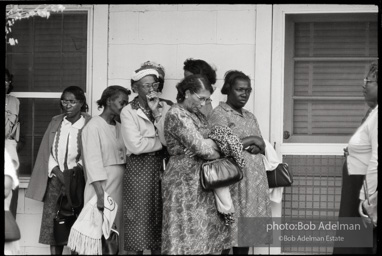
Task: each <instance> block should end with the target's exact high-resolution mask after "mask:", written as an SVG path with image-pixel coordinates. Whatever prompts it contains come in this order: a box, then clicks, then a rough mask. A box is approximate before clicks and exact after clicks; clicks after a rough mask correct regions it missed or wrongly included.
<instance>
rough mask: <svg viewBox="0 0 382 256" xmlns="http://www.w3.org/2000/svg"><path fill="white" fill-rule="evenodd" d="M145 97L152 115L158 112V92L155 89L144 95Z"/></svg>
mask: <svg viewBox="0 0 382 256" xmlns="http://www.w3.org/2000/svg"><path fill="white" fill-rule="evenodd" d="M146 98H147V104H148V106H149V108H150V109H151V111H152V112H153V115H154V116H155V115H157V114H159V109H158V108H160V107H161V106H160V104H159V96H158V93H157V92H155V91H152V92H150V93H149V94H147V95H146Z"/></svg>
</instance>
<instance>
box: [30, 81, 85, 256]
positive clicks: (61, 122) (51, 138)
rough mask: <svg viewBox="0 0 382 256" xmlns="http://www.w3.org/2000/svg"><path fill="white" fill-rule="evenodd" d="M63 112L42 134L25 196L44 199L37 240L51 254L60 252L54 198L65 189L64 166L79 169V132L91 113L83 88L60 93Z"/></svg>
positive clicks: (80, 162)
mask: <svg viewBox="0 0 382 256" xmlns="http://www.w3.org/2000/svg"><path fill="white" fill-rule="evenodd" d="M60 104H61V105H60V106H61V109H62V111H63V112H64V113H63V114H60V115H57V116H54V117H53V118H52V121H51V122H50V123H49V126H48V128H47V129H46V131H45V134H44V137H43V138H42V141H41V144H40V148H39V150H38V153H37V158H36V162H35V165H34V167H33V172H32V176H31V179H30V182H29V186H28V189H27V191H26V195H25V196H26V197H28V198H31V199H34V200H38V201H43V202H44V207H43V213H42V221H41V229H40V238H39V243H41V244H49V245H50V252H51V254H59V255H61V254H62V251H63V248H64V246H63V245H57V243H56V241H55V239H54V233H53V219H54V217H55V216H56V213H57V211H58V209H59V208H58V206H57V200H58V198H59V196H60V194H61V193H62V192H64V191H65V181H64V174H63V172H64V170H66V169H75V168H79V169H82V165H83V164H82V160H81V132H82V128H83V127H84V126H85V124H86V123H87V122H88V121H89V120H90V118H91V116H90V115H88V114H87V113H86V111H87V110H88V105H87V104H86V98H85V93H84V91H83V90H82V89H81V88H80V87H78V86H69V87H67V88H66V89H65V90H64V91H63V92H62V95H61V101H60Z"/></svg>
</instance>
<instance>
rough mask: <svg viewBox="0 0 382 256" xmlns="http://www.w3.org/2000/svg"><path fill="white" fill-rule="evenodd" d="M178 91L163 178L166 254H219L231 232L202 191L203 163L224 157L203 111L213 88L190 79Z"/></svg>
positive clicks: (201, 80) (169, 120) (196, 78)
mask: <svg viewBox="0 0 382 256" xmlns="http://www.w3.org/2000/svg"><path fill="white" fill-rule="evenodd" d="M176 87H177V90H178V94H177V97H176V99H177V103H176V104H174V105H173V106H172V107H171V109H170V110H169V111H168V112H167V115H166V119H165V138H166V142H167V150H168V152H169V154H170V161H169V163H168V166H167V168H166V170H165V171H164V174H163V179H162V199H163V231H162V252H163V253H164V254H176V255H183V254H191V255H196V254H220V253H221V251H222V250H223V249H227V248H230V240H229V233H228V231H229V228H228V227H227V226H225V225H224V219H223V218H221V217H220V216H219V215H218V212H217V211H216V206H215V205H216V204H215V197H214V194H213V193H212V192H206V191H203V190H202V187H201V185H200V178H199V171H200V167H201V165H202V163H203V162H204V160H208V159H211V160H212V159H217V158H219V157H220V154H219V152H218V148H217V146H216V144H215V143H214V142H213V140H211V139H209V138H208V133H209V128H208V123H207V119H206V117H205V115H204V114H202V113H201V112H200V109H201V108H202V106H204V105H205V103H206V101H208V99H209V98H210V96H211V94H212V92H213V89H212V86H211V84H210V82H209V81H208V79H207V78H206V77H204V76H202V75H190V76H187V77H186V78H184V79H183V80H182V81H181V82H180V83H179V84H178V85H177V86H176ZM188 152H191V154H189V153H188Z"/></svg>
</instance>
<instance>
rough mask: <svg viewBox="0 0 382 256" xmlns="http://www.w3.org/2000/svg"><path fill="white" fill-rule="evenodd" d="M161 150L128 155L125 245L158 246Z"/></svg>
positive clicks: (130, 248) (133, 248)
mask: <svg viewBox="0 0 382 256" xmlns="http://www.w3.org/2000/svg"><path fill="white" fill-rule="evenodd" d="M162 166H163V156H162V155H161V154H155V155H154V154H153V155H150V154H142V155H131V156H129V157H127V159H126V171H125V173H124V175H123V218H124V234H125V237H124V238H125V241H124V242H125V244H124V248H125V250H127V251H142V250H159V249H160V248H161V232H162V198H161V181H160V175H161V172H162V171H163V168H162Z"/></svg>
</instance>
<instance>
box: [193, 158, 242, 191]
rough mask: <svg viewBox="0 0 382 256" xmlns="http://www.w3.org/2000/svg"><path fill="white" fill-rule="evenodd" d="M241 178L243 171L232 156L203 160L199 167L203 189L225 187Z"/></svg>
mask: <svg viewBox="0 0 382 256" xmlns="http://www.w3.org/2000/svg"><path fill="white" fill-rule="evenodd" d="M242 179H243V171H242V170H241V168H240V167H239V166H238V165H237V164H236V162H235V160H234V159H233V158H232V157H227V158H219V159H216V160H212V161H208V162H205V163H203V164H202V166H201V168H200V184H201V186H202V188H203V189H204V190H213V189H215V188H221V187H227V186H229V185H232V184H235V183H236V182H239V181H240V180H242Z"/></svg>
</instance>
